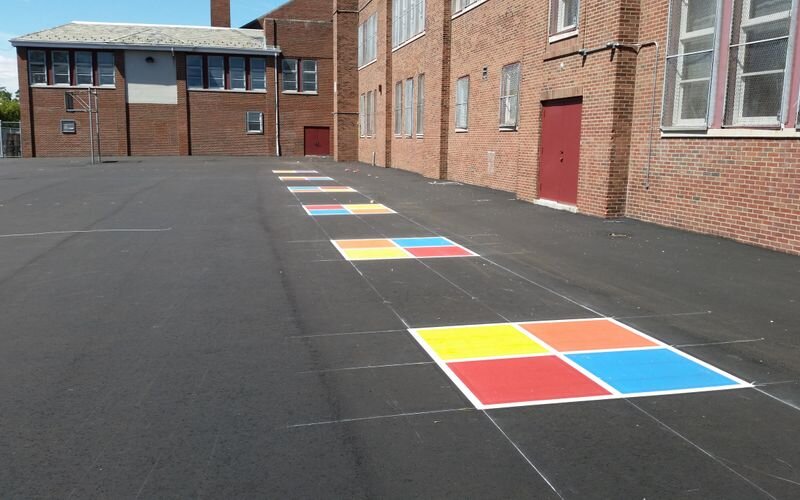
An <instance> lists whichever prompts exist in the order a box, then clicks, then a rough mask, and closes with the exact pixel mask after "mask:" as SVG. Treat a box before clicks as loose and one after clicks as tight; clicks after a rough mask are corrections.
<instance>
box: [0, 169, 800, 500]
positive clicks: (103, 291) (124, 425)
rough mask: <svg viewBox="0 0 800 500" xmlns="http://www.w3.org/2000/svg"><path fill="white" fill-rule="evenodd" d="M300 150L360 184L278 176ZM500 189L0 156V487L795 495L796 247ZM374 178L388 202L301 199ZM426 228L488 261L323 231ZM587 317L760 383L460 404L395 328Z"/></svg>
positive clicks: (357, 197) (365, 494) (385, 175)
mask: <svg viewBox="0 0 800 500" xmlns="http://www.w3.org/2000/svg"><path fill="white" fill-rule="evenodd" d="M307 168H315V169H318V170H319V171H320V172H321V173H322V174H325V175H330V176H332V177H334V178H335V179H336V181H337V182H338V183H340V184H343V185H350V186H353V187H354V188H356V189H358V190H359V191H360V193H340V194H313V195H297V196H295V195H293V194H291V193H289V192H288V190H287V189H286V183H284V182H281V181H279V180H278V178H277V177H278V176H277V175H275V174H273V173H272V169H307ZM321 184H335V183H321ZM511 198H512V196H511V195H509V194H508V193H502V192H496V191H491V190H486V189H481V188H476V187H469V186H460V185H453V184H441V183H435V182H433V181H430V180H428V179H423V178H421V177H419V176H416V175H413V174H410V173H405V172H400V171H394V170H386V169H376V168H371V167H366V166H363V165H361V166H358V165H353V164H335V163H333V162H330V161H325V160H296V159H291V160H290V159H285V160H277V159H263V158H258V159H198V158H192V159H147V160H130V159H126V160H124V161H120V162H118V163H108V164H104V165H102V166H96V167H90V166H85V165H83V164H82V163H81V162H80V161H68V160H61V161H56V160H36V161H10V160H9V161H2V162H0V307H2V313H1V314H0V464H2V467H0V497H2V498H37V497H47V498H98V497H99V498H175V497H181V498H187V497H206V498H220V497H228V498H244V497H247V498H253V497H267V498H320V497H324V498H416V497H423V498H445V497H448V498H537V499H539V498H543V499H544V498H559V497H562V498H568V499H573V498H580V499H584V498H636V499H640V498H647V499H657V498H703V499H709V498H719V499H738V498H742V499H756V498H800V444H799V443H800V442H799V441H798V430H799V429H800V326H798V325H800V306H799V305H798V300H800V258H798V257H794V256H789V255H783V254H779V253H774V252H770V251H766V250H762V249H758V248H753V247H748V246H744V245H739V244H736V243H733V242H730V241H725V240H720V239H716V238H710V237H705V236H700V235H694V234H689V233H685V232H680V231H674V230H670V229H665V228H661V227H657V226H653V225H648V224H643V223H639V222H636V221H630V220H622V221H603V220H600V219H595V218H590V217H584V216H581V215H573V214H568V213H561V212H557V211H553V210H550V209H546V208H542V207H537V206H533V205H530V204H527V203H522V202H519V201H515V200H513V199H511ZM369 200H372V201H375V202H377V203H384V204H386V205H387V206H389V207H390V208H393V209H394V210H396V211H397V212H399V214H398V215H380V216H363V217H329V218H316V219H315V218H312V217H309V216H308V215H306V214H305V212H304V211H303V210H302V208H301V206H300V203H301V201H302V202H305V203H331V202H335V203H364V202H369ZM78 231H80V232H78ZM42 233H45V234H42ZM434 234H438V235H443V236H446V237H449V238H451V239H452V240H454V241H456V242H458V243H460V244H463V245H465V246H466V247H467V248H470V249H472V250H474V251H476V252H478V253H479V254H480V255H481V256H482V257H481V258H465V259H438V260H426V261H418V260H409V261H375V262H354V263H350V262H347V261H345V260H343V259H342V257H341V256H340V255H339V253H338V252H337V251H336V250H335V248H334V247H333V246H332V245H331V244H330V242H329V239H331V238H335V239H347V238H371V237H381V236H392V237H401V236H429V235H434ZM597 315H603V316H610V317H615V318H618V319H619V320H620V321H623V322H625V323H626V324H628V325H630V326H632V327H634V328H637V329H639V330H641V331H642V332H645V333H647V334H649V335H652V336H654V337H656V338H658V339H660V340H662V341H664V342H666V343H668V344H671V345H675V346H681V347H680V348H681V349H682V350H684V351H685V352H688V353H690V354H692V355H694V356H697V357H698V358H700V359H703V360H704V361H706V362H708V363H711V364H713V365H715V366H717V367H719V368H721V369H723V370H726V371H728V372H730V373H731V374H733V375H736V376H738V377H740V378H742V379H744V380H746V381H749V382H753V383H755V384H756V387H755V388H752V389H740V390H734V391H721V392H708V393H698V394H684V395H673V396H663V397H649V398H637V399H620V400H614V401H595V402H583V403H569V404H558V405H549V406H533V407H526V408H515V409H503V410H490V411H480V410H476V409H474V408H473V407H472V406H471V405H470V404H469V402H468V400H467V399H466V398H465V397H464V396H463V395H462V394H461V393H460V392H459V391H458V389H457V388H456V387H455V386H454V385H453V384H452V383H451V382H450V380H449V379H448V378H447V377H446V376H445V375H444V374H443V373H442V372H441V371H440V370H439V368H438V367H437V366H436V365H435V364H433V363H431V359H430V358H429V357H428V355H427V354H426V353H425V352H424V351H423V350H422V349H421V348H420V347H419V345H418V344H417V343H416V342H415V341H414V339H413V338H412V337H411V336H410V335H409V334H408V333H407V331H406V330H405V328H406V326H405V325H409V326H412V327H423V326H444V325H454V324H472V323H494V322H500V321H504V320H505V319H509V320H512V321H532V320H548V319H568V318H585V317H594V316H597ZM504 318H505V319H504Z"/></svg>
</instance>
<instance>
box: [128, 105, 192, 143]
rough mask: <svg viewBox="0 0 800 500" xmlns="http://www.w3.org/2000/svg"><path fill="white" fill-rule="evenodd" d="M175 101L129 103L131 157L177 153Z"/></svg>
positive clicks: (178, 139)
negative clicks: (173, 102) (168, 102)
mask: <svg viewBox="0 0 800 500" xmlns="http://www.w3.org/2000/svg"><path fill="white" fill-rule="evenodd" d="M176 112H177V106H175V105H174V104H128V126H129V134H130V144H131V145H130V154H131V156H177V155H178V154H180V138H179V134H178V127H177V126H176V125H177V119H176V115H177V113H176Z"/></svg>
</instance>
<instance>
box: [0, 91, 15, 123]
mask: <svg viewBox="0 0 800 500" xmlns="http://www.w3.org/2000/svg"><path fill="white" fill-rule="evenodd" d="M0 121H4V122H18V121H19V90H17V93H16V96H12V95H11V92H9V91H8V90H6V88H5V87H0Z"/></svg>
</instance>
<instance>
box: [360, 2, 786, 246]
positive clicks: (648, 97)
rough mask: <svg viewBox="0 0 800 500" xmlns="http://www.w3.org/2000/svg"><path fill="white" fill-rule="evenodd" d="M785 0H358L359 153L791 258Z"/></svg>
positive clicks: (554, 204) (568, 207)
mask: <svg viewBox="0 0 800 500" xmlns="http://www.w3.org/2000/svg"><path fill="white" fill-rule="evenodd" d="M797 3H798V2H797V0H659V1H650V2H646V1H644V0H360V1H359V20H358V24H359V62H358V66H359V71H358V72H359V103H360V113H361V115H360V117H361V120H360V124H361V126H360V130H359V136H360V137H359V160H360V161H363V162H369V163H372V162H375V163H376V164H378V165H383V166H389V167H394V168H401V169H407V170H411V171H414V172H418V173H420V174H422V175H425V176H428V177H432V178H441V179H449V180H454V181H460V182H465V183H469V184H474V185H480V186H487V187H491V188H495V189H500V190H504V191H508V192H511V193H515V194H516V196H517V197H519V198H520V199H523V200H527V201H531V202H534V203H538V204H542V205H546V206H551V207H555V208H561V209H566V210H571V211H576V212H581V213H585V214H590V215H596V216H601V217H618V216H630V217H634V218H638V219H642V220H647V221H652V222H656V223H659V224H664V225H669V226H673V227H680V228H683V229H688V230H692V231H697V232H703V233H709V234H714V235H720V236H724V237H728V238H733V239H736V240H739V241H743V242H747V243H752V244H756V245H761V246H766V247H769V248H773V249H777V250H782V251H787V252H791V253H800V159H798V158H799V157H798V152H800V141H799V140H800V133H798V131H797V126H798V120H797V116H798V93H800V89H799V88H798V87H800V50H795V47H797V46H798V44H797V42H798V29H797V25H798V22H797V15H798V14H797V10H798V6H797Z"/></svg>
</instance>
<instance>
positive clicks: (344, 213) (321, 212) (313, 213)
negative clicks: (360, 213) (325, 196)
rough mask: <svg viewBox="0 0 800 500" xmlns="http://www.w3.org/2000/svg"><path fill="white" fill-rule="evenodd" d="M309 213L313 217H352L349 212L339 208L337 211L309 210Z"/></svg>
mask: <svg viewBox="0 0 800 500" xmlns="http://www.w3.org/2000/svg"><path fill="white" fill-rule="evenodd" d="M309 212H311V215H313V216H315V217H316V216H317V215H350V212H348V211H347V210H344V209H342V208H337V209H316V210H309Z"/></svg>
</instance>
